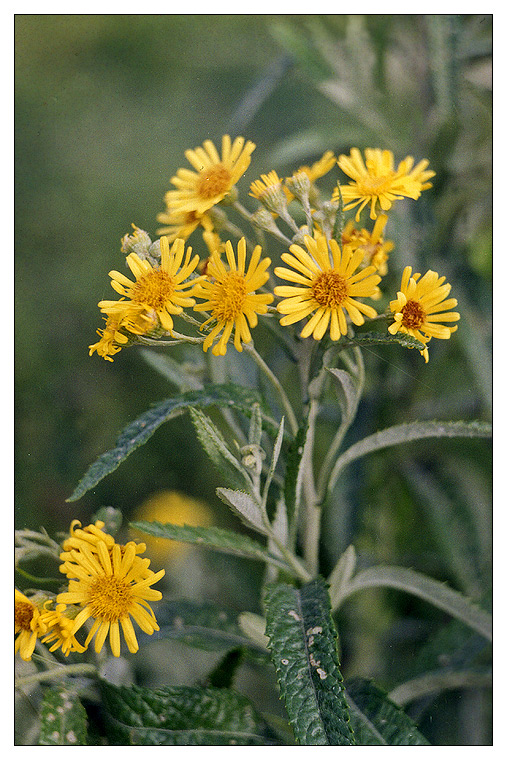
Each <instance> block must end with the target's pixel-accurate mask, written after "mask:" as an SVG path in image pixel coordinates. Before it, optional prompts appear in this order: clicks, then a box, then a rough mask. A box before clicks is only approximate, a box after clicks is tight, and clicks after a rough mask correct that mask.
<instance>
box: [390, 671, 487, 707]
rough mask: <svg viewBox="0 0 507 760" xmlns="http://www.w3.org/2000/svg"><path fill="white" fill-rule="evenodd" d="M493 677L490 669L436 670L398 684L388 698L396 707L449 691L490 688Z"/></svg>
mask: <svg viewBox="0 0 507 760" xmlns="http://www.w3.org/2000/svg"><path fill="white" fill-rule="evenodd" d="M492 682H493V676H492V671H491V668H486V667H482V668H468V669H465V670H454V669H452V668H448V669H446V670H436V671H433V672H430V673H424V675H422V676H419V677H418V678H412V679H411V680H410V681H406V682H405V683H402V684H400V685H399V686H397V687H396V688H394V689H393V690H392V691H391V692H390V693H389V698H390V699H391V700H392V701H393V702H395V703H396V704H397V705H401V706H403V705H406V704H408V703H409V702H413V701H414V700H416V699H423V698H428V697H437V696H438V694H440V692H442V691H446V690H449V689H452V690H456V689H481V688H482V689H484V688H491V685H492Z"/></svg>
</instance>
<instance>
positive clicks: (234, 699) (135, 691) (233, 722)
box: [101, 681, 277, 746]
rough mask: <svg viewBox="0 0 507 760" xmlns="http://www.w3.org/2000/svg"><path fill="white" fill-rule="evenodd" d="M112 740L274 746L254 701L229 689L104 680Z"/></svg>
mask: <svg viewBox="0 0 507 760" xmlns="http://www.w3.org/2000/svg"><path fill="white" fill-rule="evenodd" d="M101 692H102V698H103V704H104V708H105V710H106V713H107V715H106V720H105V721H104V724H105V726H106V731H107V735H108V739H109V741H110V742H111V744H114V745H125V746H136V745H150V746H160V745H164V746H194V745H196V746H218V745H235V746H237V745H265V744H276V743H277V742H276V740H275V739H273V738H272V734H271V732H270V731H269V728H268V727H267V725H266V724H265V722H264V721H263V719H262V718H261V717H260V716H259V715H258V714H257V713H256V711H255V709H254V707H253V706H252V704H251V703H250V701H249V700H248V699H247V698H246V697H243V696H242V695H240V694H236V693H235V692H233V691H231V690H229V689H219V688H213V687H210V688H201V687H197V686H166V687H162V688H158V689H147V688H143V687H141V686H129V687H125V686H113V685H112V684H110V683H107V682H106V681H101Z"/></svg>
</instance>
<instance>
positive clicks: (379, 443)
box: [329, 420, 491, 490]
mask: <svg viewBox="0 0 507 760" xmlns="http://www.w3.org/2000/svg"><path fill="white" fill-rule="evenodd" d="M490 436H491V425H490V424H489V422H481V421H480V420H478V421H473V422H438V421H423V422H406V423H402V424H401V425H393V427H389V428H385V429H384V430H379V431H378V432H377V433H373V435H369V436H367V437H366V438H363V439H362V440H360V441H358V442H357V443H354V444H353V445H352V446H350V447H349V448H348V449H347V450H346V451H344V452H343V454H341V456H339V457H338V459H337V460H336V462H335V465H334V467H333V471H332V473H331V477H330V479H329V489H330V490H332V489H333V488H334V486H335V484H336V481H337V479H338V477H339V475H340V473H341V471H342V470H343V469H344V467H346V466H347V465H349V464H350V463H351V462H354V461H355V460H356V459H360V458H361V457H363V456H365V455H366V454H371V453H372V452H374V451H380V450H381V449H386V448H389V446H396V445H397V444H400V443H409V442H411V441H419V440H422V439H423V438H456V437H457V438H489V437H490Z"/></svg>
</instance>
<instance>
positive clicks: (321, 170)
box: [298, 150, 336, 184]
mask: <svg viewBox="0 0 507 760" xmlns="http://www.w3.org/2000/svg"><path fill="white" fill-rule="evenodd" d="M335 164H336V156H335V155H334V153H333V151H332V150H326V152H325V153H324V155H323V156H322V158H319V160H318V161H315V163H313V164H312V165H311V166H300V167H299V169H298V172H304V173H305V174H306V175H307V176H308V179H309V180H310V182H311V183H312V184H313V183H314V182H316V181H317V180H318V179H320V178H321V177H323V176H324V175H325V174H327V173H328V172H330V171H331V169H332V168H333V166H334V165H335Z"/></svg>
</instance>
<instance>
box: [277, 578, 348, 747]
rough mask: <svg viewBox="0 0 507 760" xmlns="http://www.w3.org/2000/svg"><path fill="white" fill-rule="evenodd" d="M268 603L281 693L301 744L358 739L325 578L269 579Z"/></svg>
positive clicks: (320, 743)
mask: <svg viewBox="0 0 507 760" xmlns="http://www.w3.org/2000/svg"><path fill="white" fill-rule="evenodd" d="M264 604H265V607H266V634H267V636H268V637H269V648H270V651H271V656H272V659H273V662H274V665H275V668H276V673H277V677H278V682H279V685H280V693H281V696H282V699H283V700H284V702H285V706H286V709H287V714H288V716H289V721H290V723H291V725H292V728H293V730H294V734H295V736H296V739H297V740H298V742H299V744H305V745H306V744H309V745H314V744H316V745H330V744H331V745H350V744H354V743H355V742H354V737H353V733H352V730H351V728H350V725H349V713H348V706H347V702H346V700H345V697H344V689H343V679H342V676H341V673H340V666H339V662H338V654H337V634H336V629H335V627H334V624H333V621H332V619H331V610H330V605H329V597H328V593H327V589H326V585H325V583H324V581H323V580H322V579H319V578H318V579H316V580H315V581H312V583H309V584H307V585H305V586H303V587H302V588H301V589H297V588H295V587H293V586H288V585H286V584H273V585H270V586H268V587H267V589H266V594H265V598H264Z"/></svg>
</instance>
